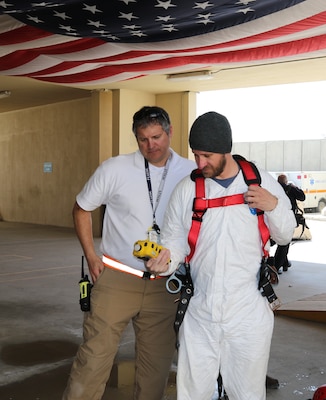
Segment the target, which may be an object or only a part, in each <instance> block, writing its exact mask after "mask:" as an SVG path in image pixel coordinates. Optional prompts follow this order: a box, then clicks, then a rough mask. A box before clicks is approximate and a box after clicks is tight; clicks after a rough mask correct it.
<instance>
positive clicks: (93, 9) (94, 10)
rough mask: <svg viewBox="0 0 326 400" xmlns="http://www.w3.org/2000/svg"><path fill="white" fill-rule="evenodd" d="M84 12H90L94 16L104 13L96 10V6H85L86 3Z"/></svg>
mask: <svg viewBox="0 0 326 400" xmlns="http://www.w3.org/2000/svg"><path fill="white" fill-rule="evenodd" d="M83 10H85V11H89V12H91V13H92V14H96V13H97V12H103V11H101V10H99V9H98V8H96V5H95V6H89V5H88V4H85V3H84V8H83Z"/></svg>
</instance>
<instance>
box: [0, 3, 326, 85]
mask: <svg viewBox="0 0 326 400" xmlns="http://www.w3.org/2000/svg"><path fill="white" fill-rule="evenodd" d="M215 2H216V3H217V5H216V4H214V3H215ZM122 3H124V4H125V5H124V6H123V5H122ZM219 3H220V2H218V1H217V0H216V1H214V0H210V2H203V1H199V2H193V1H191V2H190V1H188V0H183V1H181V0H173V1H172V2H169V1H161V2H157V3H155V2H151V3H150V4H151V7H150V9H149V10H148V14H149V16H148V17H147V16H146V18H153V19H154V18H157V19H159V18H163V14H164V13H166V14H168V15H169V16H170V17H171V16H173V18H172V17H171V21H165V22H166V23H165V22H164V21H160V22H156V23H155V24H154V25H153V26H152V28H149V27H150V26H151V25H150V23H149V22H148V21H150V20H147V19H146V18H145V16H143V15H141V14H140V13H139V11H140V10H141V4H143V3H141V2H140V0H134V1H127V0H126V1H122V2H121V1H119V0H110V4H109V3H106V2H104V1H95V0H92V5H91V6H90V5H88V3H87V2H85V1H84V2H81V1H78V0H73V1H66V2H64V4H63V5H60V4H58V5H55V4H53V5H50V3H39V5H38V6H37V5H36V3H34V4H33V3H32V2H29V1H25V0H24V1H10V5H9V2H8V3H6V2H0V12H1V8H3V10H2V11H3V12H8V13H10V14H3V15H0V45H1V48H0V74H2V75H12V76H27V77H33V78H36V79H40V80H44V81H48V82H53V83H59V84H68V85H73V84H77V83H78V84H81V85H83V84H84V85H88V84H89V83H92V82H97V81H101V82H114V81H118V80H121V79H133V78H137V77H139V76H144V75H149V74H152V73H155V74H157V73H161V74H164V73H169V72H170V71H175V72H182V71H188V70H191V69H196V68H203V67H206V68H208V67H212V66H216V68H221V67H225V66H228V67H230V66H233V67H236V66H238V65H240V64H241V65H243V64H246V65H255V64H260V63H262V62H276V61H287V60H294V59H301V58H308V57H323V56H325V49H326V40H325V35H326V1H325V0H292V1H291V0H270V1H269V2H268V4H266V3H267V2H266V1H265V0H240V1H238V0H229V1H226V2H224V3H223V5H218V4H219ZM47 4H48V5H47ZM108 4H109V5H108ZM153 4H156V5H157V7H159V5H163V4H164V5H165V6H166V7H167V9H166V10H163V9H162V7H161V9H155V7H154V8H153ZM171 4H172V5H173V7H172V5H171ZM194 4H195V6H193V5H194ZM15 7H17V8H15ZM76 7H79V8H78V10H81V11H80V12H79V13H78V15H79V17H80V18H79V19H78V21H77V22H78V24H79V25H80V24H81V23H84V24H85V27H84V28H85V29H86V30H87V29H88V30H89V29H90V26H92V35H93V37H78V35H76V34H78V33H79V32H78V31H77V32H75V28H74V27H75V26H77V25H76V21H75V20H73V18H72V17H71V15H74V14H73V13H74V12H76V10H77V8H76ZM105 7H111V9H112V10H111V11H112V13H111V14H110V16H107V15H106V14H105V13H103V12H102V11H101V10H102V9H104V8H105ZM122 7H124V8H126V9H130V10H131V9H132V10H134V11H135V13H129V14H127V13H125V14H123V13H121V12H120V14H121V15H119V13H118V11H119V10H121V9H122ZM192 7H193V8H192ZM196 7H197V8H200V9H199V10H197V9H196ZM201 8H202V9H201ZM24 10H26V11H24ZM182 10H184V11H183V12H182ZM213 10H214V11H218V12H215V14H214V13H213V12H210V11H213ZM15 11H17V14H15ZM115 11H116V14H114V12H115ZM136 11H137V12H138V14H137V13H136ZM254 12H255V13H254ZM268 12H269V14H268ZM104 14H105V15H104ZM122 14H123V17H122ZM133 14H135V16H134V15H133ZM76 15H77V14H76ZM114 15H115V16H114ZM136 15H138V16H137V17H136ZM12 16H17V17H19V19H20V21H17V20H16V19H15V18H13V17H12ZM120 17H121V18H120ZM133 17H134V18H133ZM83 18H85V19H83ZM127 18H129V19H130V21H127V20H126V19H127ZM166 18H167V17H166ZM214 18H215V19H214ZM83 21H84V22H83ZM135 21H136V22H135ZM168 22H171V24H169V23H168ZM172 22H173V23H172ZM199 22H200V23H199ZM111 23H112V24H111ZM219 23H220V24H221V27H220V26H219ZM74 24H75V25H74ZM86 25H87V26H86ZM102 25H103V28H102ZM141 25H142V26H141ZM183 25H185V26H186V29H185V31H184V32H183V33H180V32H178V33H175V32H173V29H172V28H173V27H174V28H175V29H176V30H179V29H180V27H181V26H183ZM198 25H200V27H198ZM80 26H81V25H80ZM140 26H141V27H142V28H144V27H146V29H152V30H153V37H155V35H157V37H160V36H161V35H165V33H162V32H160V30H161V31H162V29H163V28H165V27H166V29H170V30H171V32H169V34H170V35H171V39H172V38H173V37H175V39H172V40H166V41H160V42H155V41H153V38H147V37H144V38H142V39H141V29H140V28H139V27H140ZM40 27H42V29H40ZM45 28H48V29H49V30H47V29H45ZM68 28H69V29H68ZM84 28H80V29H82V31H83V29H84ZM138 28H139V29H138ZM177 28H178V29H177ZM114 29H116V30H114ZM137 29H138V30H137ZM144 29H145V28H144ZM50 30H52V32H50ZM62 30H67V35H62V34H58V33H57V32H60V31H62ZM128 30H129V35H130V36H132V35H134V34H138V35H139V37H138V38H137V40H136V41H135V42H133V40H134V39H132V38H129V39H130V42H129V43H127V41H128V40H126V42H125V43H122V42H121V38H122V37H123V38H125V39H126V37H125V35H126V32H128ZM154 31H155V33H154ZM94 32H97V33H96V34H94ZM185 32H187V34H189V37H186V36H187V35H186V33H185ZM198 32H201V34H200V35H198ZM202 32H204V33H202ZM119 35H120V36H121V37H120V38H119V37H118V36H119ZM182 36H184V38H183V37H182Z"/></svg>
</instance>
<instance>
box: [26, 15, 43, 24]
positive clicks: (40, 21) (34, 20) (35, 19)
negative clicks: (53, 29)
mask: <svg viewBox="0 0 326 400" xmlns="http://www.w3.org/2000/svg"><path fill="white" fill-rule="evenodd" d="M27 19H29V20H30V21H33V22H35V23H36V24H39V23H44V21H42V20H41V19H39V18H38V17H33V16H32V15H27Z"/></svg>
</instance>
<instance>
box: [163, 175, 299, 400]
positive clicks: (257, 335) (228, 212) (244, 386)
mask: <svg viewBox="0 0 326 400" xmlns="http://www.w3.org/2000/svg"><path fill="white" fill-rule="evenodd" d="M260 173H261V177H262V185H261V186H262V187H264V188H265V189H267V190H268V191H270V192H271V193H273V194H274V195H275V196H276V197H277V198H278V204H277V207H276V208H275V209H274V210H273V211H270V212H265V221H266V223H267V225H268V226H269V229H270V233H271V236H272V237H273V239H274V240H275V241H276V243H278V244H286V243H289V242H290V241H291V238H292V234H293V230H294V227H295V225H296V222H295V218H294V215H293V212H292V210H291V204H290V202H289V199H288V197H287V196H286V194H285V192H284V190H283V188H282V187H281V186H280V185H279V184H278V183H277V182H276V181H275V179H273V178H272V177H271V175H269V174H268V173H267V172H265V171H260ZM205 186H206V197H207V198H216V197H221V196H228V195H232V194H237V193H244V192H246V191H247V189H248V187H247V185H246V183H245V181H244V179H243V175H242V173H241V172H239V174H238V175H237V177H236V178H235V180H234V181H233V182H232V184H231V185H230V186H229V187H228V188H224V187H222V186H221V185H220V184H218V183H216V182H215V181H214V180H213V179H206V180H205ZM194 196H195V183H194V182H193V181H191V179H190V178H189V177H187V178H185V179H184V180H183V181H181V182H180V183H179V185H178V186H177V187H176V189H175V190H174V192H173V194H172V197H171V200H170V203H169V206H168V208H167V211H166V214H165V222H164V226H163V229H162V244H163V245H164V246H165V247H167V248H168V249H170V250H171V269H170V271H169V272H171V271H172V270H174V269H175V268H176V267H177V265H178V263H179V262H182V261H183V260H184V257H185V255H186V254H188V253H189V246H188V243H187V238H188V233H189V229H190V226H191V218H192V204H193V198H194ZM261 259H262V246H261V238H260V232H259V229H258V221H257V216H256V215H253V214H252V213H251V212H250V210H249V207H248V205H246V204H241V205H235V206H228V207H219V208H211V209H208V210H207V212H206V214H205V215H204V218H203V222H202V224H201V230H200V234H199V237H198V241H197V246H196V251H195V254H194V256H193V258H192V260H191V263H190V265H191V267H190V269H191V274H192V279H193V283H194V296H193V297H192V299H191V301H190V304H189V307H188V310H187V312H186V315H185V318H184V321H183V324H182V325H181V329H180V332H179V339H180V348H179V357H178V374H177V392H178V400H210V399H211V398H212V395H213V393H214V388H215V383H216V379H217V376H218V373H219V371H220V372H221V374H222V377H223V382H224V387H225V390H226V392H227V394H228V396H229V399H230V400H264V399H265V398H266V389H265V378H266V372H267V364H268V359H269V351H270V343H271V337H272V332H273V323H274V316H273V312H272V310H271V308H270V306H269V303H268V301H267V299H266V298H265V297H263V296H262V295H261V293H260V292H259V290H258V289H257V286H258V278H257V276H258V272H259V268H260V263H261Z"/></svg>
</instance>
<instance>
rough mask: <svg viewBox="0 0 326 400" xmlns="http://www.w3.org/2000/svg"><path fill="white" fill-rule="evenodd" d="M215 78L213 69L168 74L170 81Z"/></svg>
mask: <svg viewBox="0 0 326 400" xmlns="http://www.w3.org/2000/svg"><path fill="white" fill-rule="evenodd" d="M212 78H213V72H212V71H208V70H205V71H192V72H184V73H180V74H171V75H168V76H167V79H168V80H169V81H174V82H182V81H201V80H207V79H212Z"/></svg>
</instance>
